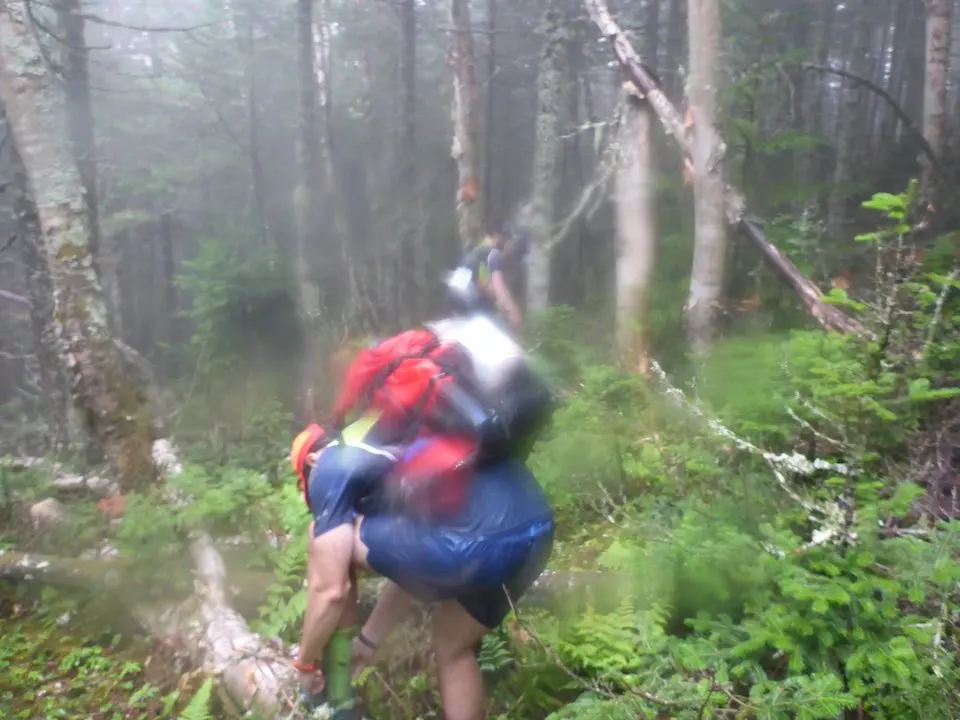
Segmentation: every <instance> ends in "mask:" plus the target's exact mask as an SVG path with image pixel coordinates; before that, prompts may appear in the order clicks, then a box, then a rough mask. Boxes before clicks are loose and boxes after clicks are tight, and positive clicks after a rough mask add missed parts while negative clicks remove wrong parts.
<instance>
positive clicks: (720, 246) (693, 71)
mask: <svg viewBox="0 0 960 720" xmlns="http://www.w3.org/2000/svg"><path fill="white" fill-rule="evenodd" d="M687 8H688V9H687V16H688V24H689V28H690V31H689V37H690V86H689V91H688V95H689V98H690V110H691V113H692V115H693V143H692V150H693V157H692V160H693V197H694V200H693V202H694V223H695V227H696V240H695V243H694V247H693V267H692V269H691V273H690V292H689V294H688V295H687V305H686V315H687V337H688V340H689V343H690V346H691V347H692V348H693V349H694V351H696V352H704V351H706V350H707V349H708V348H709V347H710V345H711V344H712V342H713V340H714V337H715V335H716V333H717V319H718V317H719V312H720V309H721V302H722V299H723V279H724V266H725V263H726V256H727V232H726V227H725V225H724V181H723V154H724V148H723V143H722V141H721V140H720V136H719V135H718V133H717V130H716V122H717V93H718V92H719V87H718V82H719V79H720V72H719V67H720V6H719V2H718V0H689V2H688V4H687Z"/></svg>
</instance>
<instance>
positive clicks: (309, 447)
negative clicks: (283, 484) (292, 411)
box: [290, 425, 326, 487]
mask: <svg viewBox="0 0 960 720" xmlns="http://www.w3.org/2000/svg"><path fill="white" fill-rule="evenodd" d="M325 437H326V433H325V432H324V431H323V428H321V427H320V426H319V425H309V426H307V429H306V430H304V431H303V432H302V433H300V434H299V435H297V436H296V437H295V438H294V439H293V444H292V445H291V446H290V465H291V466H292V467H293V471H294V472H295V473H296V474H297V479H298V485H300V486H301V487H303V486H306V484H307V478H306V476H305V473H304V469H305V466H306V464H307V456H308V455H309V454H310V453H311V452H313V451H314V450H316V449H317V445H319V444H320V441H322V440H323V439H324V438H325Z"/></svg>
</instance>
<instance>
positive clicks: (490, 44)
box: [483, 0, 497, 223]
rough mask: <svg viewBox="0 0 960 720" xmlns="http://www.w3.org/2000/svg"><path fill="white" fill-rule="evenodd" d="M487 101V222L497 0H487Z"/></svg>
mask: <svg viewBox="0 0 960 720" xmlns="http://www.w3.org/2000/svg"><path fill="white" fill-rule="evenodd" d="M487 33H488V37H487V102H486V108H485V111H486V117H485V119H484V123H483V132H484V143H483V145H484V159H483V217H484V219H485V220H486V221H487V223H491V222H493V219H494V202H493V147H494V144H493V140H494V135H493V118H494V109H495V102H496V90H495V88H496V85H497V0H487Z"/></svg>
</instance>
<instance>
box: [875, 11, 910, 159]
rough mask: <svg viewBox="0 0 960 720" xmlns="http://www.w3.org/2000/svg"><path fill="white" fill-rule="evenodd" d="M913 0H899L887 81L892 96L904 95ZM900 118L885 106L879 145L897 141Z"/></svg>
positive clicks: (882, 145) (891, 42)
mask: <svg viewBox="0 0 960 720" xmlns="http://www.w3.org/2000/svg"><path fill="white" fill-rule="evenodd" d="M911 5H912V2H911V0H899V5H898V7H897V13H896V20H895V23H896V24H895V25H894V28H893V38H892V39H891V41H890V44H891V47H890V75H889V79H888V80H887V83H886V89H887V92H888V93H889V94H890V96H891V97H892V98H900V97H902V96H903V85H904V66H905V65H906V59H907V41H908V39H909V37H910V29H911V25H912V23H913V18H914V14H913V13H912V12H911V8H910V6H911ZM899 123H900V118H899V117H898V116H897V114H896V113H895V112H893V111H892V110H891V108H889V107H884V108H883V121H882V123H881V126H880V134H879V137H878V143H880V144H879V146H878V147H886V146H888V145H890V144H892V143H894V142H895V141H896V137H897V129H898V125H899Z"/></svg>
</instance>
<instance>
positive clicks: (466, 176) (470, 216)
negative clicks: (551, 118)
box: [450, 0, 483, 249]
mask: <svg viewBox="0 0 960 720" xmlns="http://www.w3.org/2000/svg"><path fill="white" fill-rule="evenodd" d="M450 28H451V29H450V66H451V68H452V69H453V107H452V115H453V145H452V146H451V148H450V155H451V156H452V157H453V159H454V160H456V162H457V178H458V183H459V184H458V190H457V218H458V224H459V231H460V244H461V247H462V248H463V249H466V248H469V247H470V246H471V245H473V244H474V243H476V242H477V241H478V240H479V239H480V234H481V233H482V229H483V226H482V219H481V217H480V211H481V207H482V203H481V199H480V198H478V197H476V195H478V193H477V192H476V187H477V184H478V182H479V175H478V170H479V168H478V164H477V132H476V118H477V112H476V107H477V77H476V68H475V65H474V53H473V35H472V27H471V25H470V3H469V2H468V0H450ZM471 189H472V190H473V192H472V194H473V196H474V197H473V198H471V197H470V194H471Z"/></svg>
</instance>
